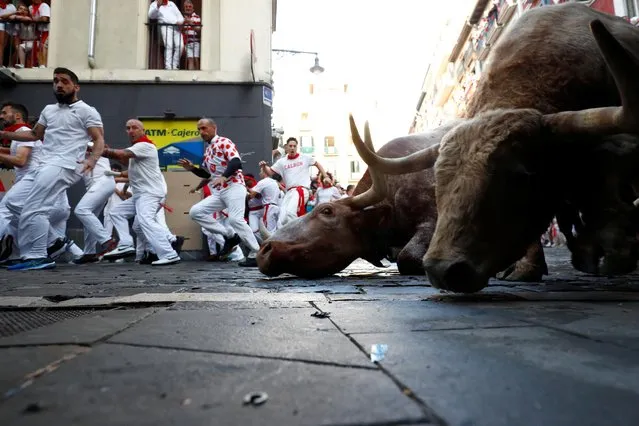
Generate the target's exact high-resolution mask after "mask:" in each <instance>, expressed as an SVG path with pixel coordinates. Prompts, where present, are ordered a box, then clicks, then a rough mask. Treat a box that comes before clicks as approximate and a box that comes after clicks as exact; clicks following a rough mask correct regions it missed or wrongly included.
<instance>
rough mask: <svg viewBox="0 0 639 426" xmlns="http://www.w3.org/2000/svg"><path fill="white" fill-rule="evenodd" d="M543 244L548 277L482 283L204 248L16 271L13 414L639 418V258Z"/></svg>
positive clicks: (0, 352) (6, 321)
mask: <svg viewBox="0 0 639 426" xmlns="http://www.w3.org/2000/svg"><path fill="white" fill-rule="evenodd" d="M546 254H547V261H548V266H549V272H550V275H549V276H548V277H546V280H545V282H544V283H543V284H526V283H506V282H500V281H493V282H491V285H490V286H489V287H488V288H486V289H484V290H483V291H482V292H480V293H477V294H474V295H458V294H451V293H442V292H439V291H438V290H436V289H433V288H431V287H430V286H428V283H427V280H426V278H425V277H402V276H400V275H398V274H397V271H396V269H395V267H394V265H393V266H391V267H389V268H374V267H372V266H369V265H368V264H367V263H366V262H363V261H357V262H355V263H354V264H352V265H351V266H350V267H349V268H348V269H347V270H345V271H344V272H343V273H341V274H339V276H333V277H330V278H326V279H323V280H316V281H308V280H300V279H297V278H295V277H291V276H282V277H278V278H274V279H269V278H266V277H265V276H263V275H261V274H260V273H259V272H258V271H257V270H256V269H243V268H239V267H237V266H235V265H233V264H220V263H206V262H182V263H181V264H178V265H175V266H170V267H164V268H158V267H151V266H139V265H136V264H132V263H124V264H99V265H85V266H73V265H60V266H59V267H58V268H57V269H55V270H52V271H39V272H7V271H5V272H3V273H2V275H1V276H0V305H1V306H2V308H3V309H2V311H0V327H2V328H1V329H0V357H1V359H2V364H1V365H2V367H1V368H0V392H2V395H3V396H2V402H1V403H0V419H1V420H2V424H3V425H45V424H46V425H51V424H56V425H57V424H65V425H88V424H91V425H114V424H118V425H130V424H140V425H146V424H148V425H155V424H159V423H162V424H174V423H175V424H216V425H219V424H229V425H240V424H241V425H245V424H255V425H258V424H260V425H264V424H269V425H271V424H273V425H280V424H287V425H288V424H311V425H315V424H328V425H338V424H339V425H343V424H353V425H354V424H358V425H362V424H363V425H367V424H371V425H373V424H374V425H385V424H389V425H390V424H392V425H395V424H439V425H465V426H468V425H491V426H494V425H514V424H517V425H540V424H548V425H550V424H552V425H600V424H614V425H636V424H638V423H639V410H637V401H639V329H638V328H637V324H639V303H638V302H639V275H631V276H625V277H617V278H614V279H602V278H596V277H591V276H587V275H585V274H581V273H577V272H575V271H574V270H572V268H571V267H570V262H569V253H568V252H567V251H566V250H565V249H546ZM373 360H374V361H373ZM251 392H265V393H266V394H267V395H268V397H267V399H266V401H265V402H263V403H262V404H258V403H259V402H260V401H255V402H254V403H249V404H246V403H245V402H244V398H245V397H246V396H247V395H248V394H250V393H251Z"/></svg>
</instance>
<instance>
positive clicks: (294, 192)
mask: <svg viewBox="0 0 639 426" xmlns="http://www.w3.org/2000/svg"><path fill="white" fill-rule="evenodd" d="M297 188H298V187H295V188H291V189H289V190H288V191H286V195H284V199H283V200H282V204H280V209H279V217H278V219H277V228H281V227H282V226H284V225H286V224H287V223H289V222H290V221H292V220H295V219H297V218H298V214H297V213H298V210H299V209H300V195H299V191H298V189H297ZM299 188H301V190H302V193H303V194H304V199H303V200H302V205H303V206H304V209H306V203H308V199H309V196H310V192H309V190H308V189H307V188H302V187H299Z"/></svg>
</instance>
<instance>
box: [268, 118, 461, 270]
mask: <svg viewBox="0 0 639 426" xmlns="http://www.w3.org/2000/svg"><path fill="white" fill-rule="evenodd" d="M350 123H351V133H352V136H353V139H357V140H358V141H361V137H360V135H359V132H358V130H357V127H356V126H355V122H354V120H353V118H352V117H351V119H350ZM453 126H454V123H450V124H449V125H447V126H443V127H440V128H438V129H436V130H434V131H432V132H429V133H425V134H420V135H410V136H406V137H401V138H397V139H394V140H392V141H390V142H388V143H387V144H385V145H384V146H383V147H382V148H380V150H379V154H381V155H384V156H386V157H404V156H406V155H408V154H411V153H414V152H418V151H420V150H422V149H424V148H428V147H430V146H432V145H434V144H437V143H439V142H440V140H441V138H442V137H443V136H444V135H445V134H446V132H448V131H449V130H450V129H451V128H452V127H453ZM365 139H366V142H364V141H362V142H361V143H362V144H364V143H367V144H368V145H369V146H370V147H371V149H372V142H371V140H370V132H369V129H368V126H367V127H366V133H365ZM436 221H437V209H436V206H435V176H434V173H433V170H420V171H418V172H416V173H411V174H406V175H402V176H388V177H386V176H383V175H378V174H377V173H375V171H374V170H372V169H370V168H369V169H368V170H367V171H366V173H365V174H364V177H363V178H362V179H361V180H360V182H359V183H358V185H357V187H356V188H355V191H354V195H353V197H351V198H345V199H341V200H337V201H335V202H332V203H324V204H320V205H318V206H316V207H315V209H313V211H311V212H310V213H309V214H307V215H305V216H302V217H301V218H298V219H297V220H295V221H293V222H291V223H289V224H287V225H285V226H284V227H282V228H280V229H278V230H277V231H275V233H274V234H273V235H271V236H268V237H269V238H268V239H267V240H266V241H265V244H264V245H263V246H262V248H261V250H260V252H259V253H258V256H257V263H258V266H259V268H260V271H261V272H262V273H264V274H266V275H269V276H277V275H280V274H282V273H291V274H294V275H297V276H299V277H304V278H318V277H324V276H328V275H331V274H333V273H336V272H339V271H341V270H342V269H344V268H345V267H346V266H348V265H349V264H350V263H351V262H352V261H354V260H355V259H357V258H363V259H366V260H368V261H369V262H371V263H373V264H375V265H378V266H381V265H380V260H381V259H383V258H385V257H386V258H388V257H390V251H391V250H393V249H395V250H399V254H398V255H397V268H398V269H399V272H400V273H401V274H409V275H423V274H424V267H423V265H422V258H423V257H424V255H425V254H426V250H427V249H428V244H429V242H430V239H431V236H432V234H433V231H434V229H435V223H436ZM262 231H263V232H264V229H262Z"/></svg>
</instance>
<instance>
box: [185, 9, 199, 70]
mask: <svg viewBox="0 0 639 426" xmlns="http://www.w3.org/2000/svg"><path fill="white" fill-rule="evenodd" d="M201 30H202V18H200V15H198V14H197V13H195V10H194V9H193V2H192V1H191V0H185V2H184V26H183V27H182V34H184V44H185V45H186V69H187V70H199V69H200V31H201Z"/></svg>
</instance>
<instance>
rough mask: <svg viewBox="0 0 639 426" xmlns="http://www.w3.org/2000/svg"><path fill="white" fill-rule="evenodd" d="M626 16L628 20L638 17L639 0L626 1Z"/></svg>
mask: <svg viewBox="0 0 639 426" xmlns="http://www.w3.org/2000/svg"><path fill="white" fill-rule="evenodd" d="M626 15H627V16H628V18H634V17H635V16H637V15H639V0H626Z"/></svg>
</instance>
